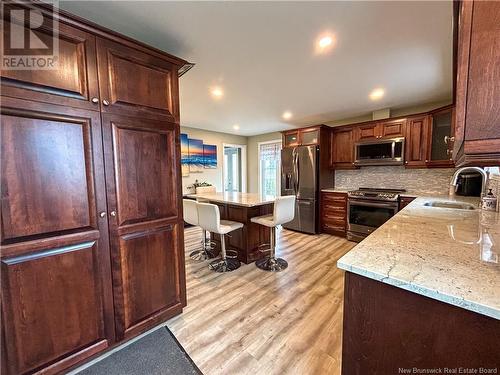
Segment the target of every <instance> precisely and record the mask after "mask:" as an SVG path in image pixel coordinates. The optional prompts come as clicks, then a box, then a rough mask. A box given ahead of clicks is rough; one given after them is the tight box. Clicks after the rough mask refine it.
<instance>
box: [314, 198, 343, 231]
mask: <svg viewBox="0 0 500 375" xmlns="http://www.w3.org/2000/svg"><path fill="white" fill-rule="evenodd" d="M320 220H321V224H320V226H321V232H322V233H328V234H333V235H336V236H340V237H345V236H346V231H347V193H336V192H321V201H320Z"/></svg>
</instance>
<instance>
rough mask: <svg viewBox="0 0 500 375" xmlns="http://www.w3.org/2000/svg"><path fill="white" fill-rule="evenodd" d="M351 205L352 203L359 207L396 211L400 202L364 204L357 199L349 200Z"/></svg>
mask: <svg viewBox="0 0 500 375" xmlns="http://www.w3.org/2000/svg"><path fill="white" fill-rule="evenodd" d="M348 203H349V205H351V204H352V203H355V204H357V205H358V206H368V207H385V208H395V209H396V210H397V209H398V202H391V203H383V202H381V203H375V202H364V201H362V200H356V199H349V200H348Z"/></svg>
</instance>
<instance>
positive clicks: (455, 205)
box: [424, 201, 476, 210]
mask: <svg viewBox="0 0 500 375" xmlns="http://www.w3.org/2000/svg"><path fill="white" fill-rule="evenodd" d="M424 206H427V207H438V208H451V209H454V210H474V209H476V208H475V207H474V205H472V204H470V203H463V202H447V201H429V202H425V203H424Z"/></svg>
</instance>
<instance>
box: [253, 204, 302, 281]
mask: <svg viewBox="0 0 500 375" xmlns="http://www.w3.org/2000/svg"><path fill="white" fill-rule="evenodd" d="M294 217H295V195H287V196H285V197H278V198H276V200H275V201H274V209H273V214H272V215H263V216H256V217H252V218H251V219H250V221H252V222H253V223H257V224H260V225H264V226H266V227H269V228H271V248H270V249H269V250H267V251H270V254H269V256H268V257H265V258H263V259H259V260H257V261H256V262H255V265H256V266H257V267H258V268H260V269H261V270H265V271H282V270H284V269H285V268H287V267H288V263H287V261H286V260H284V259H282V258H276V227H277V226H278V225H281V224H286V223H288V222H289V221H292V220H293V218H294Z"/></svg>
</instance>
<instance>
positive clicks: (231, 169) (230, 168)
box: [222, 144, 246, 193]
mask: <svg viewBox="0 0 500 375" xmlns="http://www.w3.org/2000/svg"><path fill="white" fill-rule="evenodd" d="M223 148H224V157H223V162H222V163H223V178H222V179H223V181H222V183H223V186H224V192H232V193H238V192H239V193H245V192H246V146H245V145H229V144H223Z"/></svg>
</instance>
